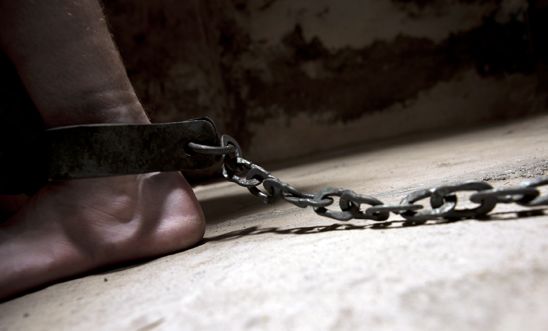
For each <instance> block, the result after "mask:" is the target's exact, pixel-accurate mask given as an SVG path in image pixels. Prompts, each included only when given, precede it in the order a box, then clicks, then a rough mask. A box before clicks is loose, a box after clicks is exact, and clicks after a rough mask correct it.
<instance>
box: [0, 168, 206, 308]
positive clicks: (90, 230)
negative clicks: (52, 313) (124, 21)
mask: <svg viewBox="0 0 548 331" xmlns="http://www.w3.org/2000/svg"><path fill="white" fill-rule="evenodd" d="M204 224H205V223H204V217H203V213H202V210H201V208H200V206H199V204H198V202H197V200H196V198H195V196H194V193H193V192H192V189H191V188H190V186H189V185H188V184H187V182H186V181H185V179H184V178H183V176H182V175H181V174H179V173H152V174H145V175H136V176H135V175H131V176H121V177H110V178H98V179H81V180H72V181H66V182H62V183H56V184H51V185H48V186H46V187H44V188H43V189H41V190H40V191H39V192H38V193H37V194H36V195H35V196H33V197H32V198H30V199H29V201H28V202H27V203H26V204H25V206H23V207H22V208H21V209H20V210H19V211H18V212H17V213H16V214H15V215H13V216H12V217H11V218H10V219H8V220H7V221H6V222H4V223H3V224H0V270H2V272H1V273H0V299H2V298H6V297H8V296H13V295H15V294H17V293H20V292H22V291H25V290H29V289H32V288H35V287H37V286H40V285H44V284H48V283H50V282H53V281H55V280H59V279H62V278H65V277H70V276H73V275H78V274H81V273H84V272H86V271H89V270H93V269H95V268H98V267H101V266H105V265H110V264H114V263H119V262H123V261H130V260H135V259H139V258H145V257H152V256H157V255H161V254H165V253H169V252H174V251H177V250H181V249H184V248H188V247H190V246H192V245H193V244H195V243H197V242H198V241H199V240H200V239H201V238H202V236H203V233H204Z"/></svg>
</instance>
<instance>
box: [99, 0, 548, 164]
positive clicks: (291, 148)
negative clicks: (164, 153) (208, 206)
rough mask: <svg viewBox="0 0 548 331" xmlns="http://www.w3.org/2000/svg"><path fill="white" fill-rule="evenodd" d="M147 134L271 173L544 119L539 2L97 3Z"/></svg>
mask: <svg viewBox="0 0 548 331" xmlns="http://www.w3.org/2000/svg"><path fill="white" fill-rule="evenodd" d="M105 6H106V12H107V15H108V18H109V22H110V24H111V27H112V31H113V34H114V36H115V38H116V41H117V43H118V45H119V47H120V51H121V53H122V56H123V58H124V61H125V63H126V65H127V68H128V73H129V75H130V78H131V79H132V81H133V82H134V84H135V87H136V90H137V93H138V95H139V96H140V98H141V100H142V102H143V103H144V105H145V106H146V108H147V110H148V112H149V113H150V115H151V117H152V119H153V120H154V121H174V120H180V119H186V118H190V117H201V116H210V117H212V118H213V119H215V121H216V122H217V123H218V125H219V127H220V130H221V131H223V132H226V133H229V134H231V135H233V136H235V137H236V138H237V139H238V140H239V141H240V142H241V144H242V145H243V147H244V149H245V150H246V153H247V155H248V156H249V157H250V158H253V159H255V160H258V161H276V160H282V159H287V158H293V157H298V156H304V155H309V154H312V153H317V152H322V151H328V150H332V149H334V148H337V147H340V146H346V145H350V144H354V143H361V142H364V141H371V140H377V139H383V138H387V137H391V136H396V135H402V134H406V133H410V132H417V131H427V130H432V129H443V128H461V127H468V126H471V125H477V124H484V123H488V122H490V121H494V120H501V119H507V118H515V117H524V116H527V115H530V114H532V113H536V112H543V111H545V109H546V91H547V90H546V87H547V82H546V75H544V72H545V66H546V59H547V54H548V51H547V46H546V45H545V44H546V43H545V42H543V41H545V40H547V39H546V37H547V35H548V33H547V30H548V29H547V24H548V23H545V22H548V15H547V13H548V1H533V0H531V1H525V0H452V1H450V0H415V1H403V0H361V1H358V0H337V1H335V0H263V1H245V0H186V1H177V0H160V1H144V0H131V1H130V0H111V1H108V2H106V3H105Z"/></svg>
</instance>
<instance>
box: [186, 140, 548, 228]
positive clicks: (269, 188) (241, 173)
mask: <svg viewBox="0 0 548 331" xmlns="http://www.w3.org/2000/svg"><path fill="white" fill-rule="evenodd" d="M187 148H188V149H190V150H192V151H194V152H195V153H204V154H218V155H223V158H224V159H223V166H222V173H223V176H224V178H226V179H227V180H228V181H231V182H233V183H236V184H238V185H240V186H242V187H245V188H247V189H248V190H249V192H250V193H251V194H253V195H254V196H256V197H258V198H260V199H262V201H263V202H264V203H267V204H268V203H273V202H276V201H279V200H284V201H286V202H289V203H291V204H293V205H295V206H297V207H300V208H306V207H312V208H313V210H314V212H316V214H318V215H320V216H325V217H329V218H332V219H335V220H338V221H349V220H351V219H370V220H373V221H384V220H387V219H388V218H389V216H390V213H393V214H396V215H400V216H401V217H403V218H404V219H405V220H407V221H409V222H411V223H413V224H421V223H424V222H426V221H428V220H438V219H447V220H458V219H467V218H482V217H485V216H486V215H487V214H489V212H491V211H492V210H493V209H494V208H495V207H496V205H497V204H498V203H517V204H519V205H522V206H526V207H535V206H543V205H548V195H541V194H540V192H539V191H538V189H537V188H538V187H540V186H544V185H548V177H543V178H538V179H535V180H528V181H525V182H523V183H521V184H520V185H519V186H516V187H511V188H504V189H495V188H493V187H492V186H491V185H490V184H489V183H487V182H483V181H469V182H464V183H459V184H455V185H444V186H437V187H433V188H428V189H421V190H417V191H414V192H411V193H409V194H408V195H407V196H405V197H404V198H403V199H402V200H401V202H400V203H399V204H397V205H385V204H384V203H383V202H382V201H380V200H379V199H377V198H374V197H372V196H368V195H360V194H358V193H356V192H353V191H351V190H347V189H342V188H331V187H328V188H325V189H323V190H321V191H320V192H317V193H315V194H311V193H304V192H301V191H299V190H297V189H296V188H294V187H293V186H291V185H289V184H287V183H285V182H283V181H281V180H280V179H279V178H277V177H274V176H273V175H272V174H270V173H269V172H268V171H266V170H265V169H263V168H262V167H260V166H258V165H256V164H254V163H253V162H251V161H249V160H246V159H244V158H243V157H242V154H241V148H240V146H239V145H238V143H237V142H236V140H234V139H233V138H232V137H230V136H228V135H223V136H222V137H221V146H207V145H200V144H195V143H191V144H189V145H188V146H187ZM467 191H474V192H475V193H473V194H471V195H470V197H469V200H470V202H472V203H475V204H479V206H477V207H475V208H457V206H458V202H459V201H458V198H457V193H459V192H467ZM424 199H428V200H429V204H430V206H427V207H426V206H424V205H423V204H420V203H417V202H418V201H420V200H424ZM337 200H338V207H335V206H334V205H335V204H336V201H337Z"/></svg>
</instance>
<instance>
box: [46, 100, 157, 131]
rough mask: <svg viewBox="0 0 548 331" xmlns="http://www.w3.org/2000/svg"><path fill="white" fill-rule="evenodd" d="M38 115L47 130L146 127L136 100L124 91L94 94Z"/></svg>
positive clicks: (144, 115) (145, 117)
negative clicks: (106, 125) (120, 125)
mask: <svg viewBox="0 0 548 331" xmlns="http://www.w3.org/2000/svg"><path fill="white" fill-rule="evenodd" d="M74 99H76V98H74ZM40 113H41V114H42V117H43V119H44V123H45V125H46V126H47V127H50V128H52V127H59V126H67V125H78V124H95V123H136V124H148V123H150V120H149V119H148V116H147V115H146V113H145V111H144V109H143V106H142V105H141V103H140V102H139V100H138V99H137V96H135V94H134V93H133V92H125V91H117V92H102V93H95V95H92V96H88V97H86V98H84V99H82V100H75V101H74V102H71V103H70V104H61V105H58V106H57V107H55V108H53V107H52V108H50V109H44V110H40Z"/></svg>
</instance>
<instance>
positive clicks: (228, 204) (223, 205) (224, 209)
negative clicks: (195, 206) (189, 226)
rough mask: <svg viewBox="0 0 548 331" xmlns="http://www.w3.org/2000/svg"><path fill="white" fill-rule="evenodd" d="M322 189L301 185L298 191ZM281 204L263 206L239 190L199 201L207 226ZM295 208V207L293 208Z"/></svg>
mask: <svg viewBox="0 0 548 331" xmlns="http://www.w3.org/2000/svg"><path fill="white" fill-rule="evenodd" d="M321 187H323V186H322V183H317V184H315V185H301V186H299V190H302V191H303V192H315V191H317V190H318V189H319V188H321ZM278 203H279V204H283V203H284V202H283V201H279V202H276V203H273V204H268V205H266V204H264V203H263V202H262V201H261V199H259V198H257V197H255V196H253V195H251V194H250V193H249V192H248V190H247V189H245V188H243V187H242V188H241V192H238V193H236V194H231V195H228V196H226V195H221V196H216V197H212V198H208V199H204V200H200V205H201V206H202V209H203V211H204V215H205V218H206V222H207V224H209V225H212V224H219V223H222V222H225V221H227V220H229V219H233V218H237V217H240V216H243V215H247V214H253V213H255V212H258V211H261V210H264V209H266V208H271V207H272V206H275V205H276V204H278ZM295 208H297V207H295Z"/></svg>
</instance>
